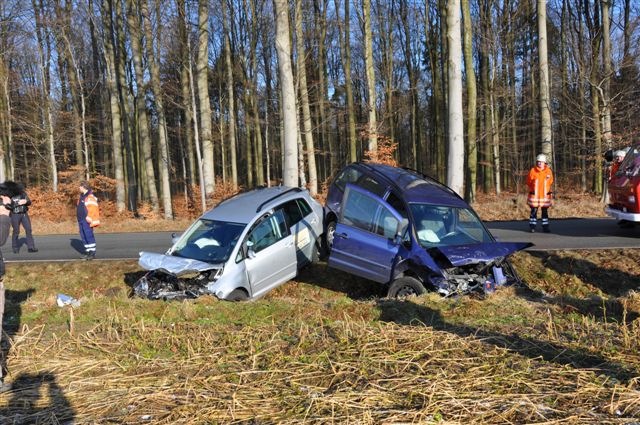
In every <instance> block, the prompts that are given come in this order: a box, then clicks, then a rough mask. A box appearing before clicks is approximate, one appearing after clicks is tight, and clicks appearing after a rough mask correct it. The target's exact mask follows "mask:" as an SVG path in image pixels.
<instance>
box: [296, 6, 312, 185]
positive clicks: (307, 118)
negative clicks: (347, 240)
mask: <svg viewBox="0 0 640 425" xmlns="http://www.w3.org/2000/svg"><path fill="white" fill-rule="evenodd" d="M295 28H296V49H297V51H298V56H297V57H298V62H297V70H298V79H299V81H300V85H299V87H300V102H301V103H302V105H301V106H302V128H303V132H304V141H305V145H306V151H307V164H308V166H309V192H310V193H311V195H316V194H317V193H318V173H317V170H316V156H315V146H314V144H313V132H312V128H311V109H310V108H309V90H308V89H307V70H306V54H305V49H304V35H303V34H302V0H296V21H295ZM303 164H304V162H303Z"/></svg>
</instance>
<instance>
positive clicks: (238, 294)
mask: <svg viewBox="0 0 640 425" xmlns="http://www.w3.org/2000/svg"><path fill="white" fill-rule="evenodd" d="M247 299H249V294H247V292H246V291H245V290H244V289H240V288H238V289H234V290H233V291H231V293H230V294H229V295H227V298H226V300H227V301H246V300H247Z"/></svg>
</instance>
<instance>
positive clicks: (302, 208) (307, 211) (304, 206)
mask: <svg viewBox="0 0 640 425" xmlns="http://www.w3.org/2000/svg"><path fill="white" fill-rule="evenodd" d="M296 202H298V207H300V211H302V217H306V216H308V215H309V214H311V211H312V210H311V207H310V206H309V204H308V203H307V201H305V200H304V199H296Z"/></svg>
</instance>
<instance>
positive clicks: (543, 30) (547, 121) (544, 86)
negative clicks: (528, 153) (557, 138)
mask: <svg viewBox="0 0 640 425" xmlns="http://www.w3.org/2000/svg"><path fill="white" fill-rule="evenodd" d="M538 66H539V72H540V136H541V140H540V142H541V143H542V144H541V147H542V153H543V154H545V155H546V156H547V161H549V163H550V164H553V157H552V154H553V144H552V140H551V137H552V134H551V100H550V96H549V60H548V58H547V2H546V0H538Z"/></svg>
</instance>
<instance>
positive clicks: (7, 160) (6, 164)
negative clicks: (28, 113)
mask: <svg viewBox="0 0 640 425" xmlns="http://www.w3.org/2000/svg"><path fill="white" fill-rule="evenodd" d="M12 150H13V130H12V128H11V98H10V96H9V70H8V67H7V65H6V62H5V61H4V57H3V56H2V55H0V181H5V180H7V176H9V178H10V179H11V180H13V178H14V177H13V175H12V167H11V162H12V161H11V158H12V156H13V155H12Z"/></svg>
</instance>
